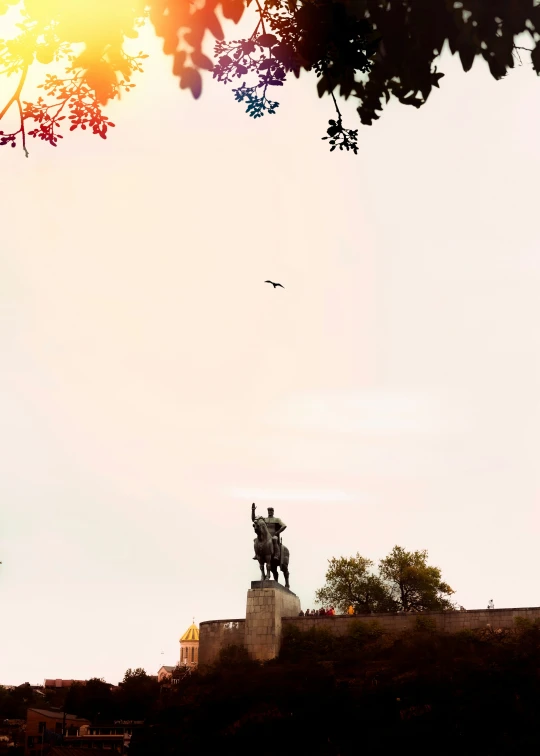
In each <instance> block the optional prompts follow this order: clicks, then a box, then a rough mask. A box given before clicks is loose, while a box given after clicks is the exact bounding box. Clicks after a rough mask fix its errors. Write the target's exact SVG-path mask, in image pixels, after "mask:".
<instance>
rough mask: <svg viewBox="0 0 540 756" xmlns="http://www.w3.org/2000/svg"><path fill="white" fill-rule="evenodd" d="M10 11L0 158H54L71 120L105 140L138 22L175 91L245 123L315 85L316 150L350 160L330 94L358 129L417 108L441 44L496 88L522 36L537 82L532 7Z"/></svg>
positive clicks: (539, 61)
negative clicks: (324, 109)
mask: <svg viewBox="0 0 540 756" xmlns="http://www.w3.org/2000/svg"><path fill="white" fill-rule="evenodd" d="M10 6H18V7H19V8H20V9H21V10H22V19H21V24H20V25H19V30H20V31H19V34H18V36H17V37H16V38H14V39H9V40H6V41H3V40H0V73H4V74H5V75H7V76H14V77H15V79H16V84H15V85H14V93H13V95H12V96H11V97H10V98H9V100H8V101H7V102H6V103H5V105H4V106H2V105H0V120H2V118H3V117H4V116H5V115H6V113H7V112H8V111H9V110H10V109H11V107H12V106H13V107H14V108H16V109H17V110H18V116H19V125H18V128H17V129H16V130H14V131H12V132H9V133H8V132H6V133H4V132H0V145H11V146H12V147H15V146H16V144H17V141H18V140H20V142H21V144H22V147H23V149H24V151H25V154H26V155H28V151H27V137H28V136H31V137H34V138H39V139H41V140H42V141H45V142H48V143H49V144H51V145H52V146H56V145H57V144H58V140H59V139H61V138H62V134H61V133H60V129H61V127H62V125H63V123H62V122H63V121H65V119H66V118H67V121H68V122H69V123H70V130H75V129H79V128H80V129H81V130H88V131H90V132H92V133H93V134H97V135H99V136H100V137H102V138H103V139H105V138H106V136H107V131H108V129H109V128H110V127H112V126H114V124H113V123H111V121H110V120H108V119H107V116H106V115H105V114H104V113H103V112H102V107H103V106H104V105H106V104H107V102H109V100H111V99H112V98H114V97H119V96H120V94H121V92H122V91H129V89H131V88H132V87H133V86H135V84H134V83H133V82H132V81H131V77H132V75H133V73H134V72H140V71H142V66H141V61H142V60H143V59H144V58H145V57H146V55H145V54H144V53H143V51H141V52H139V54H138V55H136V56H132V55H129V54H128V53H127V52H126V50H125V42H126V40H129V39H133V38H136V37H137V36H138V28H139V27H140V26H141V24H142V23H143V22H144V19H145V18H146V17H147V16H149V18H150V21H151V23H152V24H153V26H154V29H155V31H156V34H157V35H158V36H159V37H160V38H162V39H163V51H164V53H165V54H166V55H172V56H173V59H174V60H173V73H174V75H175V76H177V77H178V79H179V83H180V87H181V88H182V89H189V90H190V91H191V93H192V95H193V96H194V97H199V96H200V94H201V92H202V82H203V79H202V72H203V71H211V72H212V74H213V76H214V77H215V78H216V79H218V80H219V81H222V82H224V83H231V82H238V86H236V87H235V88H234V89H233V92H234V97H235V99H236V100H237V101H238V102H240V103H242V104H243V105H244V106H245V107H246V112H247V113H248V114H249V115H250V116H252V117H253V118H260V117H262V116H263V115H264V114H265V113H268V114H274V113H276V109H277V108H278V105H279V103H278V101H277V100H276V99H275V95H273V94H272V93H273V92H275V91H279V87H282V86H283V85H284V83H285V81H286V79H287V77H288V76H289V75H293V76H295V77H298V76H300V73H301V72H302V71H307V72H313V73H314V74H315V75H316V77H317V78H318V83H317V91H318V93H319V96H323V95H324V94H329V95H330V96H331V98H332V100H333V106H334V109H335V111H336V116H335V117H334V118H332V119H330V120H329V125H328V128H327V134H326V136H324V137H323V139H325V140H327V141H328V143H329V145H330V149H331V150H335V149H337V148H339V149H340V150H346V151H349V150H351V151H353V152H355V153H356V152H357V149H358V148H357V139H358V130H357V129H351V128H345V126H344V125H343V119H342V114H341V111H340V109H339V106H338V102H337V99H336V95H337V96H338V97H341V98H344V99H348V98H351V97H352V98H353V99H354V101H355V103H356V105H357V111H358V114H359V117H360V121H361V123H362V124H364V125H371V124H372V123H373V122H374V121H375V120H377V119H378V118H379V116H380V113H381V111H382V109H383V107H384V104H386V103H388V101H389V100H390V98H391V97H395V98H397V100H398V101H399V102H400V103H402V104H404V105H412V106H413V107H416V108H419V107H420V106H422V105H423V104H424V103H425V102H426V100H427V99H428V97H429V95H430V94H431V91H432V89H433V87H438V86H439V81H440V79H441V77H442V76H443V75H444V74H443V73H442V72H440V71H438V70H437V66H436V65H435V61H436V59H437V58H438V56H439V55H440V53H441V51H442V49H443V47H444V45H445V44H448V46H449V48H450V50H451V52H452V53H453V54H458V55H459V57H460V60H461V64H462V66H463V69H464V70H465V71H469V70H470V69H471V67H472V65H473V63H474V60H475V58H477V57H481V58H483V59H484V61H486V63H487V65H488V67H489V71H490V73H491V75H492V76H493V77H494V78H495V79H500V78H502V77H503V76H505V75H506V73H507V72H508V70H509V69H511V68H513V67H514V65H515V64H516V61H520V60H521V59H520V57H519V55H520V53H519V51H520V50H525V49H526V48H525V47H522V46H521V44H519V45H518V46H517V47H516V42H515V41H516V38H517V37H518V36H519V35H520V34H526V35H528V38H529V39H530V42H529V44H530V47H529V48H528V52H530V53H531V56H530V59H531V63H532V66H533V68H534V70H535V71H536V72H537V73H540V47H538V46H537V38H538V29H539V28H540V5H539V4H538V3H537V2H536V0H512V1H511V2H510V0H489V2H488V1H487V0H460V1H459V2H458V1H457V0H396V1H394V0H392V1H390V0H341V1H340V0H309V1H308V0H254V1H253V0H201V2H198V1H197V2H193V1H192V0H146V1H145V0H115V1H114V3H111V2H108V1H107V0H95V1H94V2H90V0H85V1H84V2H82V0H81V1H78V2H77V3H75V2H72V0H55V2H52V1H51V2H41V0H0V15H1V14H3V13H5V12H6V11H7V10H8V9H9V8H10ZM246 9H248V12H252V13H253V14H254V25H253V32H252V34H251V36H250V37H249V38H247V39H238V40H234V41H226V40H225V35H224V32H223V28H222V24H221V21H220V18H221V19H225V20H227V21H232V22H233V23H238V21H239V20H240V19H241V18H242V16H243V15H244V13H245V12H246ZM207 33H209V35H210V36H212V37H214V39H215V40H217V41H216V44H215V54H216V60H217V62H214V61H213V60H212V59H211V58H210V57H208V55H207V54H206V53H205V52H204V51H203V40H204V39H205V38H207V37H208V34H207ZM62 63H63V64H64V68H65V75H64V76H63V77H62V78H58V77H57V76H56V75H54V74H49V75H47V76H46V78H45V82H44V84H43V85H42V88H43V90H44V95H45V96H44V97H43V98H40V99H38V100H37V102H28V101H25V100H24V99H23V88H24V85H25V82H26V79H27V74H28V70H29V68H30V67H31V66H34V65H51V64H60V65H62ZM66 64H67V65H66ZM242 79H247V80H244V81H241V82H240V80H242ZM32 123H33V127H32V128H28V124H32Z"/></svg>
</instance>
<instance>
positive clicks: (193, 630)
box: [180, 623, 199, 643]
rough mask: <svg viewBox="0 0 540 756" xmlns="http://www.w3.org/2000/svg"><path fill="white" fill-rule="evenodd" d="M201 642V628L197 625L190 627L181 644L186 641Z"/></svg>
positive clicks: (181, 639)
mask: <svg viewBox="0 0 540 756" xmlns="http://www.w3.org/2000/svg"><path fill="white" fill-rule="evenodd" d="M198 640H199V628H198V627H197V625H196V624H195V623H193V624H192V625H190V626H189V627H188V629H187V630H186V632H185V633H184V634H183V636H182V637H181V638H180V643H183V642H184V641H198Z"/></svg>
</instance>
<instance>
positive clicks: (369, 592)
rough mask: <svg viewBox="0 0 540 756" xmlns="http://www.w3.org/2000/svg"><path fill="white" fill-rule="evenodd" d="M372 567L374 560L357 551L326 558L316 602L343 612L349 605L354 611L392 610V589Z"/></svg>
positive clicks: (395, 606) (362, 612) (393, 604)
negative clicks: (350, 555) (324, 581)
mask: <svg viewBox="0 0 540 756" xmlns="http://www.w3.org/2000/svg"><path fill="white" fill-rule="evenodd" d="M372 567H373V562H372V561H371V560H370V559H366V558H365V557H363V556H360V554H358V553H357V554H356V556H354V557H340V558H339V559H336V558H335V557H334V558H332V559H330V560H328V569H327V571H326V583H325V584H324V586H323V587H322V588H320V589H319V590H318V591H316V593H315V597H316V600H317V603H319V604H323V605H324V606H333V607H335V608H336V610H337V611H338V612H341V613H343V614H344V613H345V612H346V611H347V609H348V607H349V606H351V605H352V606H353V607H354V609H355V612H356V613H357V614H369V613H370V612H385V611H393V610H395V609H396V608H397V605H395V603H394V601H393V599H392V595H391V591H390V590H389V588H388V586H386V585H385V583H384V582H383V580H381V578H380V577H379V576H378V575H375V574H373V572H372V571H371V569H372Z"/></svg>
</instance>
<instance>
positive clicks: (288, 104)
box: [0, 32, 540, 684]
mask: <svg viewBox="0 0 540 756" xmlns="http://www.w3.org/2000/svg"><path fill="white" fill-rule="evenodd" d="M143 39H144V44H145V49H147V51H148V52H150V54H151V55H150V58H149V59H148V60H147V61H146V66H145V69H146V71H145V73H144V74H140V75H138V77H137V78H136V79H135V81H136V83H137V87H136V88H135V89H134V90H133V91H132V92H130V93H129V94H126V95H125V97H123V99H122V101H121V102H120V103H116V102H115V103H112V104H111V105H110V106H109V107H108V109H107V112H108V113H109V114H110V116H111V118H112V120H113V121H114V122H115V123H116V128H115V129H112V130H111V132H110V136H109V139H108V140H107V141H106V142H105V141H103V140H101V139H99V138H98V137H93V136H91V135H89V134H86V133H84V134H83V133H80V134H79V133H78V132H75V133H74V134H72V135H69V136H68V137H67V138H66V139H64V140H63V143H61V144H60V146H59V147H58V148H56V149H54V148H51V147H50V146H49V145H46V144H42V143H40V142H33V141H32V142H31V143H30V145H29V150H30V157H29V158H28V159H25V158H24V156H23V155H22V153H21V152H20V151H19V150H11V149H8V148H6V149H4V150H2V152H1V153H0V160H1V171H2V173H1V175H2V181H1V182H0V228H1V234H0V339H1V343H2V351H1V358H0V359H1V370H0V417H1V418H2V422H1V424H0V523H1V525H0V560H1V561H2V565H1V566H0V607H1V608H0V616H1V622H0V648H1V649H2V652H1V654H0V683H3V684H20V683H23V682H25V681H28V682H30V683H32V684H38V683H42V681H43V679H44V678H46V677H52V678H75V679H87V678H89V677H103V678H104V679H106V680H107V681H109V682H112V683H117V682H118V681H119V680H121V679H122V677H123V675H124V673H125V671H126V669H128V668H129V667H131V668H134V667H144V669H146V671H147V672H148V673H149V674H156V673H157V670H158V669H159V667H160V666H161V665H162V664H170V665H173V664H175V662H176V661H177V660H178V658H179V644H178V640H179V637H180V635H181V634H182V633H183V632H184V631H185V629H186V628H187V627H188V626H189V625H190V624H191V622H192V619H193V618H195V621H196V622H197V623H199V622H201V621H204V620H210V619H235V618H241V617H244V616H245V603H246V592H247V590H248V589H249V587H250V581H251V580H256V579H257V578H258V575H259V572H258V566H257V565H256V563H255V562H253V561H252V555H253V545H252V543H253V532H252V527H251V518H250V508H251V503H252V502H256V504H257V507H258V509H257V512H258V513H261V514H264V513H265V510H266V508H267V507H268V506H274V507H275V510H276V515H277V516H278V517H280V518H281V519H282V520H284V522H285V523H286V524H287V531H286V533H285V535H284V542H285V543H286V545H287V546H288V547H289V549H290V554H291V556H290V572H291V589H292V590H293V591H294V592H295V593H297V594H298V596H299V597H300V599H301V602H302V607H303V608H304V609H305V608H308V607H309V608H312V607H313V606H314V594H315V590H316V589H317V588H319V587H321V586H322V585H323V583H324V576H325V571H326V568H327V560H329V559H330V558H331V557H333V556H336V557H337V556H350V555H353V554H355V553H356V552H359V553H361V554H362V555H363V556H365V557H368V558H370V559H372V560H374V562H377V561H378V560H379V559H381V558H383V557H384V556H386V555H387V554H388V552H389V551H390V550H391V549H392V548H393V546H394V545H396V544H399V545H401V546H403V547H404V548H406V549H409V550H416V549H427V551H428V555H429V559H428V561H429V562H430V563H431V564H434V565H436V566H438V567H440V568H441V570H442V576H443V579H445V580H446V581H447V582H448V583H449V584H450V585H451V586H452V587H453V588H454V589H455V591H456V593H455V596H454V599H455V600H456V601H457V602H458V603H459V604H462V605H464V606H465V607H466V608H467V609H474V608H484V607H485V606H487V603H488V601H489V599H491V598H493V600H494V603H495V607H496V608H501V607H527V606H538V605H539V604H540V596H539V595H538V580H537V554H536V552H537V542H538V525H539V515H538V513H539V506H538V503H539V495H540V472H539V467H538V450H539V448H540V394H539V391H538V386H539V385H540V360H539V358H540V332H539V329H538V323H539V322H540V297H539V296H538V288H539V285H540V256H539V252H538V232H537V222H536V220H535V216H536V210H537V207H536V204H537V203H536V198H537V187H536V184H537V177H538V172H539V168H540V145H539V142H538V138H537V130H538V129H537V125H538V122H539V120H540V84H539V83H538V81H537V77H536V76H535V74H534V72H533V71H532V69H531V68H530V66H529V65H528V64H527V62H526V61H524V64H523V66H521V67H517V68H516V69H515V70H514V71H513V72H511V74H510V75H509V76H508V77H507V78H506V79H504V80H502V81H500V82H495V81H494V80H493V79H492V78H491V77H490V75H489V73H488V70H487V68H486V66H485V65H484V64H483V62H481V61H477V62H476V63H475V66H474V68H473V70H472V71H471V72H470V73H468V74H464V73H463V72H462V70H461V68H460V65H459V61H458V60H456V59H454V58H452V57H451V56H450V55H449V54H445V55H444V56H443V59H442V61H441V62H440V63H439V69H440V70H443V71H444V72H445V73H446V76H445V78H444V79H443V80H442V81H441V88H440V90H434V92H433V94H432V95H431V97H430V99H429V101H428V103H427V104H426V105H425V106H424V107H423V108H421V109H420V110H415V109H413V108H410V109H409V108H407V107H405V106H402V105H400V104H399V103H393V102H392V103H390V104H389V106H387V108H386V109H385V111H384V113H383V115H382V116H381V119H380V121H378V122H376V123H375V125H374V126H372V127H362V126H361V125H360V124H358V126H359V153H358V155H357V156H354V155H352V154H341V153H339V152H338V153H337V154H336V153H332V154H330V153H329V151H328V146H327V143H326V142H323V141H321V137H322V136H324V134H325V128H326V124H327V121H328V119H329V118H332V107H331V101H330V100H329V99H326V98H325V99H322V100H320V99H318V97H317V95H316V90H315V80H314V78H313V77H312V76H309V75H305V76H302V77H301V78H300V80H299V81H291V82H290V83H288V84H287V86H285V87H284V88H283V91H282V92H280V96H281V98H280V101H281V104H280V107H279V108H278V111H277V113H276V114H275V115H273V116H266V117H264V118H262V119H259V120H258V121H253V120H252V119H250V118H249V117H248V116H247V115H246V114H245V113H244V112H243V108H242V106H241V105H239V104H237V103H236V102H235V101H234V98H233V95H232V93H231V91H230V89H227V87H224V86H223V85H220V84H218V83H216V82H212V81H211V80H210V77H209V76H207V77H206V79H205V82H204V92H203V96H202V98H201V99H200V100H199V101H194V100H192V99H191V96H190V94H189V93H187V92H185V91H181V90H180V89H179V87H178V81H177V79H175V78H174V77H173V75H172V73H171V59H170V58H167V57H166V56H164V55H163V53H162V51H161V47H160V44H159V42H158V41H157V40H156V39H155V38H154V37H153V36H152V34H151V33H150V32H145V34H144V35H143ZM137 44H138V42H137ZM139 47H140V45H139ZM10 86H11V85H10ZM343 111H344V114H345V115H346V120H348V121H349V125H350V127H352V128H356V125H355V123H356V121H355V119H356V115H355V110H354V104H353V103H352V102H351V103H347V104H345V105H344V107H343ZM266 279H272V280H274V281H279V282H281V283H282V284H283V286H284V287H285V288H277V289H275V290H274V288H273V287H271V286H269V285H268V284H266V283H264V282H265V280H266Z"/></svg>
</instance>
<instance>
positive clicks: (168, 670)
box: [158, 665, 174, 672]
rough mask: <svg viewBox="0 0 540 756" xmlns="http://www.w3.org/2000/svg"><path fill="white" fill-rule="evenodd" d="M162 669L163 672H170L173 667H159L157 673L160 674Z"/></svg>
mask: <svg viewBox="0 0 540 756" xmlns="http://www.w3.org/2000/svg"><path fill="white" fill-rule="evenodd" d="M162 669H164V670H165V672H172V671H173V669H174V667H166V666H165V665H164V666H163V667H160V668H159V670H158V672H161V670H162Z"/></svg>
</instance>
